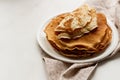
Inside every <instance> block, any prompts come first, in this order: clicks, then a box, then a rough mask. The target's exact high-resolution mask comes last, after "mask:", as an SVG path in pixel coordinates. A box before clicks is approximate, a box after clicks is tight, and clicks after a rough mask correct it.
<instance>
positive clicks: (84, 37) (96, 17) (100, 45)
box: [45, 5, 112, 58]
mask: <svg viewBox="0 0 120 80" xmlns="http://www.w3.org/2000/svg"><path fill="white" fill-rule="evenodd" d="M45 33H46V37H47V40H48V41H49V42H50V44H51V45H52V46H53V47H54V48H55V49H56V50H57V51H59V53H60V54H62V55H63V56H66V57H71V58H90V57H93V56H96V55H98V54H100V53H101V51H103V50H105V49H106V47H107V46H108V45H109V44H110V42H111V38H112V30H111V29H110V27H109V26H108V24H107V20H106V17H105V15H104V14H102V13H96V10H95V9H94V8H90V7H89V6H88V5H83V6H81V7H79V8H77V9H76V10H74V11H72V12H69V13H64V14H60V15H58V16H56V17H54V18H53V19H51V20H50V22H49V24H48V25H47V26H46V28H45Z"/></svg>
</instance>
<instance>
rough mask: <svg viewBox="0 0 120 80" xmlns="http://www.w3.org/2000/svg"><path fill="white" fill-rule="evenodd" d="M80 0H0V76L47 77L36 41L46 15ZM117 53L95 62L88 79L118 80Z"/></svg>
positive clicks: (10, 79)
mask: <svg viewBox="0 0 120 80" xmlns="http://www.w3.org/2000/svg"><path fill="white" fill-rule="evenodd" d="M83 2H84V1H83V0H0V80H47V78H46V77H47V76H46V72H45V69H44V65H43V62H42V58H41V51H40V48H39V47H38V44H37V41H36V33H37V31H38V28H39V27H40V26H41V25H43V23H44V22H45V21H47V19H49V18H51V17H53V16H54V15H57V14H59V13H62V12H67V11H71V10H73V9H74V8H77V7H78V6H80V4H82V3H83ZM119 74H120V55H117V56H116V57H114V58H113V59H112V60H110V61H107V62H103V63H101V64H99V67H98V68H97V70H96V71H95V74H94V76H93V77H91V80H120V76H119Z"/></svg>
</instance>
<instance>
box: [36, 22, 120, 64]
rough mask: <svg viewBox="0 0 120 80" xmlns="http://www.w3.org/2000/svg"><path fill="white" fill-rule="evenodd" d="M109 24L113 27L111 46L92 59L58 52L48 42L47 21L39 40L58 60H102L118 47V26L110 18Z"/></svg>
mask: <svg viewBox="0 0 120 80" xmlns="http://www.w3.org/2000/svg"><path fill="white" fill-rule="evenodd" d="M107 22H108V25H109V26H110V27H111V29H112V41H111V44H110V46H108V47H107V49H106V50H105V51H104V52H103V53H102V54H100V55H99V56H96V57H93V58H90V59H72V58H67V57H64V56H62V55H61V54H59V52H57V51H56V50H55V49H54V48H53V47H52V46H51V45H50V44H49V42H48V40H47V39H46V34H45V33H44V28H45V27H46V25H47V23H48V22H47V23H46V24H45V25H43V26H41V27H40V29H39V31H38V34H37V41H38V43H39V45H40V47H41V48H42V49H43V50H44V51H45V52H46V53H47V54H48V55H50V56H51V57H54V58H56V59H58V60H62V61H65V62H70V63H84V62H96V61H100V60H102V59H104V58H106V57H107V56H108V55H110V54H111V53H112V51H113V50H114V49H115V48H116V47H117V44H118V41H119V37H118V31H117V29H116V27H115V26H114V25H113V24H112V22H110V21H109V20H107Z"/></svg>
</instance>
